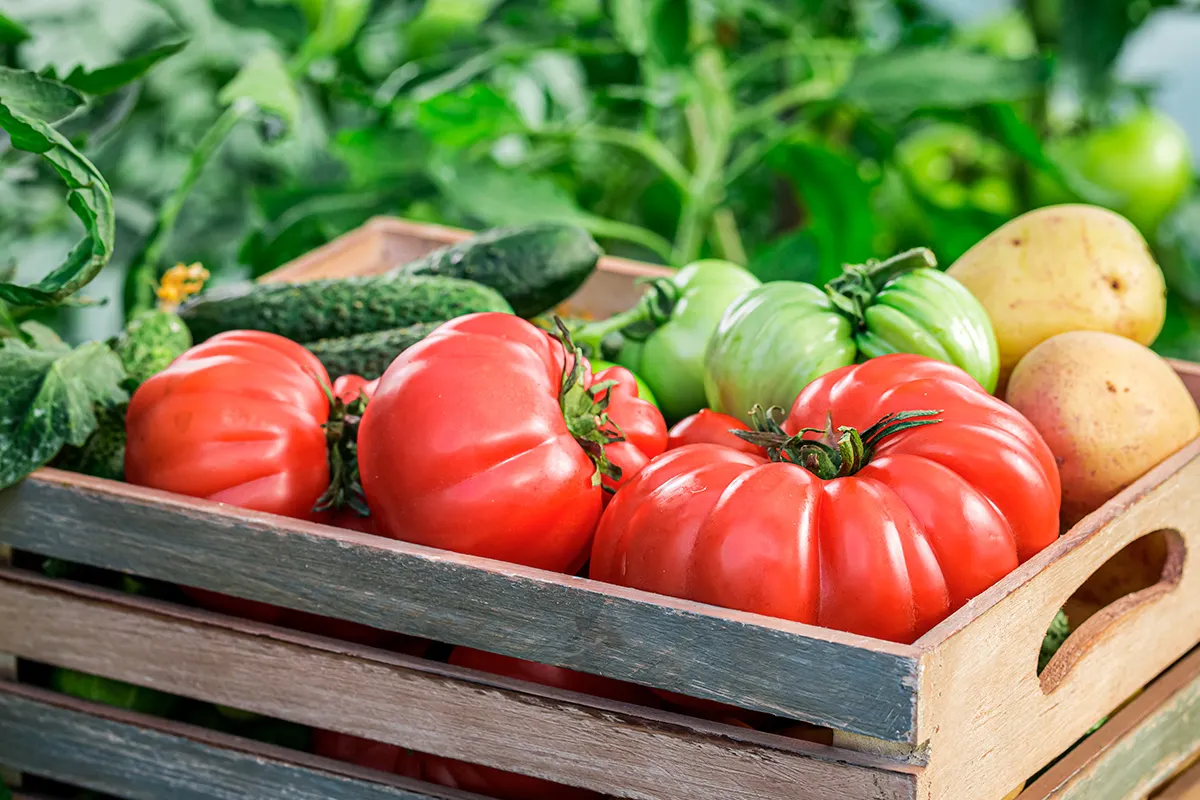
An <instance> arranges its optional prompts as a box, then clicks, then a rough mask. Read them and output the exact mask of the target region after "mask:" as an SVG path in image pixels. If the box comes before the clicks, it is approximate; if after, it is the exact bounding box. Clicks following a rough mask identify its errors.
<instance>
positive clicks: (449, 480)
mask: <svg viewBox="0 0 1200 800" xmlns="http://www.w3.org/2000/svg"><path fill="white" fill-rule="evenodd" d="M566 361H567V359H566V358H565V355H564V350H563V347H562V345H561V344H559V342H558V341H557V340H555V339H553V338H552V337H551V336H550V335H549V334H547V333H546V332H545V331H543V330H541V329H539V328H537V327H535V326H534V325H531V324H530V323H528V322H526V321H524V320H522V319H520V318H518V317H514V316H512V315H511V314H491V313H485V314H471V315H468V316H464V317H459V318H458V319H455V320H452V321H450V322H447V323H445V324H444V325H442V326H441V327H439V328H438V329H437V330H436V331H434V332H433V333H432V334H430V335H429V336H428V337H426V338H425V339H424V340H423V341H421V342H420V343H419V344H417V345H415V346H414V347H411V348H409V349H408V350H405V351H404V352H403V353H401V354H400V355H399V357H397V358H396V360H395V361H393V362H392V364H391V366H390V367H388V370H387V372H386V373H385V374H384V376H383V377H382V378H381V379H380V382H379V387H378V389H377V390H376V393H375V396H374V397H373V398H372V399H371V402H370V403H369V404H368V405H367V409H366V413H365V414H364V415H363V421H362V425H361V427H360V428H359V435H358V454H359V468H360V474H361V477H362V484H363V489H364V490H365V492H366V496H367V504H368V505H369V506H370V507H371V511H372V514H374V515H375V517H376V524H377V526H378V530H379V531H380V533H382V534H385V535H387V536H391V537H393V538H396V539H404V540H406V541H410V542H416V543H418V544H423V545H429V546H433V547H440V548H444V549H447V550H454V551H457V552H460V553H468V554H472V555H477V556H485V557H488V558H496V559H500V560H503V561H509V562H512V563H517V564H526V565H529V566H533V567H540V568H543V569H551V570H557V571H560V572H568V573H571V572H574V571H576V570H577V569H578V568H579V567H580V566H582V564H583V562H584V561H585V560H586V558H587V551H588V547H589V545H590V543H591V539H592V535H593V533H594V531H595V527H596V523H597V521H598V520H599V517H600V511H601V508H602V503H603V499H602V493H603V492H602V490H601V488H600V486H599V485H597V484H596V483H595V482H594V477H595V476H596V474H597V467H596V465H595V464H594V463H593V461H592V458H591V457H590V456H589V452H588V451H587V450H585V449H584V446H583V445H581V444H580V441H581V440H585V441H586V440H587V439H588V437H591V440H590V441H587V446H588V448H589V449H590V450H591V451H592V454H593V455H597V456H598V455H599V454H600V453H601V452H602V450H603V449H604V448H603V445H602V443H601V442H599V441H596V440H598V439H603V438H604V437H603V436H601V435H600V434H598V433H597V430H596V429H597V417H596V402H595V401H596V398H595V397H593V396H591V395H592V394H595V392H592V391H590V389H591V386H592V384H593V383H594V382H595V379H594V378H593V377H592V376H591V375H590V371H589V370H588V369H586V368H585V369H583V370H582V373H583V374H582V376H581V379H580V380H579V381H578V383H577V384H576V385H575V386H574V387H573V388H572V389H571V390H570V391H569V392H567V393H566V394H565V395H564V396H563V397H560V394H561V393H562V387H563V371H564V366H565V362H566ZM584 366H585V367H586V363H585V364H584ZM631 384H632V382H631ZM643 406H644V407H645V409H650V410H652V411H653V412H654V413H653V414H650V413H649V412H648V411H646V410H645V409H643V408H642V407H643ZM608 414H609V415H610V417H611V419H612V420H614V421H616V422H617V424H622V423H624V427H623V428H622V430H623V432H624V434H625V436H627V437H628V440H629V443H631V444H632V445H633V446H634V447H637V448H640V447H641V446H646V447H652V446H653V445H654V443H655V442H656V441H661V442H662V445H663V446H665V444H666V441H665V440H666V437H665V435H663V436H662V437H661V438H656V433H655V431H661V432H662V433H663V434H665V425H664V423H663V422H662V420H661V416H656V415H657V410H655V409H654V408H653V406H651V405H650V404H649V403H646V402H645V401H643V400H639V399H637V398H636V396H632V394H631V393H626V392H623V391H621V390H620V388H619V387H618V388H617V389H615V390H614V391H613V398H612V401H611V403H610V404H609V407H608ZM609 432H610V433H611V428H610V429H609ZM655 454H656V453H654V452H642V453H641V455H643V456H646V457H650V456H653V455H655ZM613 455H614V456H615V457H617V460H618V461H625V462H626V463H632V462H636V460H637V459H636V458H634V457H632V455H631V454H629V453H628V452H625V453H621V454H620V455H618V452H617V450H616V449H614V452H613ZM635 466H636V464H635ZM631 474H632V470H630V472H629V473H627V474H626V476H625V477H626V478H628V477H629V476H630V475H631Z"/></svg>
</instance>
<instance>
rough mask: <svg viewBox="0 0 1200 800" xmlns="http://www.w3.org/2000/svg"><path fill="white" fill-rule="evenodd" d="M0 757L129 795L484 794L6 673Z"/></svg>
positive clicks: (388, 799) (181, 799)
mask: <svg viewBox="0 0 1200 800" xmlns="http://www.w3.org/2000/svg"><path fill="white" fill-rule="evenodd" d="M0 763H5V764H7V765H9V766H11V767H13V768H15V769H18V770H20V771H22V772H26V773H29V774H32V775H41V776H42V777H45V778H50V779H53V780H57V781H62V782H64V783H69V784H72V785H75V786H81V787H83V788H86V789H91V790H93V791H98V792H104V793H107V794H112V795H116V796H118V797H125V798H129V800H143V798H144V800H161V798H164V797H170V798H171V799H172V800H211V799H212V798H214V797H216V798H222V799H223V800H224V799H226V798H228V800H233V799H234V798H271V797H287V798H289V800H481V799H480V798H479V797H478V796H477V795H473V794H468V793H466V792H458V791H454V790H450V789H443V788H441V787H435V786H430V785H427V784H421V783H419V782H417V781H411V780H407V779H405V778H400V777H394V776H388V775H385V774H383V773H374V776H375V777H374V778H372V777H371V775H372V773H370V772H369V771H368V770H358V769H356V768H354V767H350V766H346V765H343V764H340V763H338V762H335V761H328V760H327V759H322V758H318V757H316V756H308V755H306V754H304V753H300V752H296V751H292V750H286V749H284V748H278V747H272V746H270V745H263V744H259V743H257V742H252V741H250V740H246V739H240V738H238V737H234V736H228V735H226V734H221V733H217V732H215V731H210V730H207V729H204V728H198V727H195V726H191V725H184V724H180V723H174V722H168V721H165V720H161V719H157V718H155V717H148V716H144V715H140V714H133V713H129V712H123V711H119V710H116V709H113V708H109V707H107V706H103V705H98V704H96V703H89V702H85V701H83V700H77V699H75V698H71V697H66V696H64V695H59V694H55V693H53V692H48V691H45V690H43V689H36V688H34V687H30V686H22V685H19V684H12V683H0Z"/></svg>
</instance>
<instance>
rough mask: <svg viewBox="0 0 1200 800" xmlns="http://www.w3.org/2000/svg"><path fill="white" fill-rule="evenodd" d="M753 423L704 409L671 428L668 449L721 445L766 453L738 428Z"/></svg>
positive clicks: (747, 427)
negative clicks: (742, 434) (742, 435)
mask: <svg viewBox="0 0 1200 800" xmlns="http://www.w3.org/2000/svg"><path fill="white" fill-rule="evenodd" d="M749 430H750V426H749V425H747V424H746V423H744V422H742V421H741V420H740V419H738V418H736V417H731V416H729V415H728V414H722V413H720V412H719V411H713V410H712V409H711V408H702V409H700V410H699V411H697V412H696V413H695V414H692V415H691V416H689V417H684V418H683V419H681V420H679V422H677V423H675V425H673V426H672V427H671V430H669V431H667V449H668V450H674V449H675V448H677V447H683V446H684V445H688V444H719V445H721V446H722V447H729V448H732V449H734V450H741V451H742V452H743V453H754V454H756V455H765V452H764V451H763V449H762V448H761V447H759V446H757V445H754V444H751V443H750V442H747V441H746V440H745V439H742V438H741V437H739V436H738V435H737V434H736V433H734V431H749Z"/></svg>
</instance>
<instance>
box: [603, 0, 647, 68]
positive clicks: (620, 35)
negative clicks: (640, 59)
mask: <svg viewBox="0 0 1200 800" xmlns="http://www.w3.org/2000/svg"><path fill="white" fill-rule="evenodd" d="M610 8H611V10H610V13H611V14H612V21H613V28H614V30H615V31H616V34H617V41H619V42H620V43H621V44H622V45H623V46H624V47H625V49H626V50H628V51H629V52H630V53H633V54H634V55H635V56H644V55H645V54H646V51H647V50H648V49H649V47H650V30H651V25H652V24H653V20H654V14H655V13H656V12H657V11H658V3H657V2H655V0H610Z"/></svg>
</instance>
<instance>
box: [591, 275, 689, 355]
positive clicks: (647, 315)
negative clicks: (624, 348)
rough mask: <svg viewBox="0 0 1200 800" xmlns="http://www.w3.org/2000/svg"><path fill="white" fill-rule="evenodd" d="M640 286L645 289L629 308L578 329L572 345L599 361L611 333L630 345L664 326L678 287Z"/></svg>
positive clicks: (660, 282) (651, 282)
mask: <svg viewBox="0 0 1200 800" xmlns="http://www.w3.org/2000/svg"><path fill="white" fill-rule="evenodd" d="M641 282H642V283H646V284H648V287H649V288H647V290H646V291H645V293H643V294H642V296H641V298H640V299H639V300H638V302H637V303H636V304H635V305H634V306H633V307H632V308H629V309H626V310H625V311H622V312H620V313H617V314H613V315H612V316H611V317H608V318H607V319H600V320H595V321H594V322H586V323H584V324H583V325H580V326H578V327H577V328H575V331H574V333H573V334H572V337H573V339H574V341H575V343H576V344H577V345H581V346H582V347H584V348H585V349H586V350H587V353H588V354H591V355H593V356H596V357H599V356H601V354H602V349H601V348H602V346H603V343H604V340H605V339H607V338H608V337H609V336H612V335H613V334H615V333H620V334H621V335H622V336H623V337H625V338H626V339H628V340H630V341H634V342H641V341H645V340H646V338H647V337H649V336H650V334H652V333H654V331H656V330H658V329H659V328H661V327H662V326H663V325H665V324H666V323H667V322H668V321H669V320H670V319H671V314H672V313H673V312H674V310H675V305H676V303H678V302H679V287H678V286H676V285H675V283H674V282H673V281H672V280H671V279H670V278H653V279H644V280H642V281H641Z"/></svg>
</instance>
